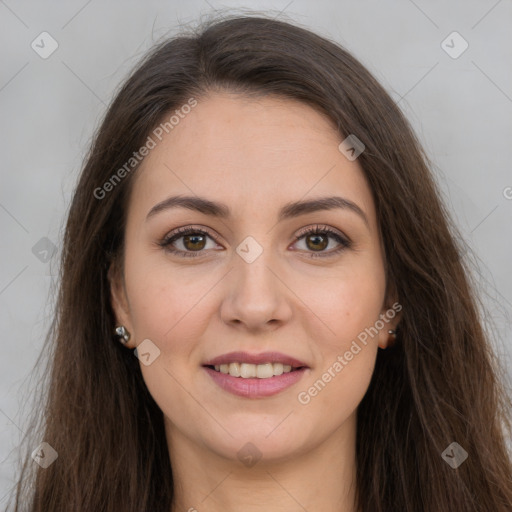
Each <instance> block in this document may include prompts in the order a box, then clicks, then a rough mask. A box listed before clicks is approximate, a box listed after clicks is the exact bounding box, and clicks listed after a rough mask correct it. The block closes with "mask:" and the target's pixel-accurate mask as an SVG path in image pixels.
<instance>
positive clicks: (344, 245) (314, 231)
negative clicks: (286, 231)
mask: <svg viewBox="0 0 512 512" xmlns="http://www.w3.org/2000/svg"><path fill="white" fill-rule="evenodd" d="M189 234H195V235H197V234H199V235H207V236H209V237H210V238H211V239H212V240H214V241H216V240H215V237H214V236H213V235H212V234H211V233H210V232H209V231H206V230H204V229H198V228H194V227H193V226H189V227H185V228H179V229H177V230H175V231H173V232H172V233H170V234H169V235H167V236H166V237H165V238H164V239H163V240H161V241H160V242H158V245H159V246H160V247H162V248H164V249H165V250H166V251H168V252H170V253H171V254H175V255H177V256H180V257H185V258H197V257H199V256H201V253H202V252H204V251H203V250H201V251H182V250H180V249H175V248H173V247H172V243H173V242H175V241H176V240H178V239H180V238H182V237H183V236H185V235H189ZM308 235H329V236H330V237H331V238H333V239H334V240H336V242H338V243H339V244H340V247H338V248H337V249H334V250H331V251H329V252H327V253H323V252H316V253H315V252H312V253H311V255H310V256H309V257H310V258H328V257H331V256H335V255H337V254H339V253H340V252H341V251H343V250H345V249H348V248H350V247H351V246H352V243H351V242H350V241H349V240H348V239H347V238H344V237H342V236H341V235H340V234H339V233H338V232H337V231H334V230H333V229H331V228H329V227H328V226H321V225H316V226H314V227H310V228H306V229H304V230H303V231H301V232H300V234H298V235H297V236H296V237H295V242H298V241H299V240H301V239H302V238H304V237H306V236H308Z"/></svg>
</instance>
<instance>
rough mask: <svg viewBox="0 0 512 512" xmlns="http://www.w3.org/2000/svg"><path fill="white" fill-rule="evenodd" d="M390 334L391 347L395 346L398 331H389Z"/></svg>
mask: <svg viewBox="0 0 512 512" xmlns="http://www.w3.org/2000/svg"><path fill="white" fill-rule="evenodd" d="M388 334H389V336H390V338H391V345H394V343H395V341H396V331H395V330H394V329H389V331H388Z"/></svg>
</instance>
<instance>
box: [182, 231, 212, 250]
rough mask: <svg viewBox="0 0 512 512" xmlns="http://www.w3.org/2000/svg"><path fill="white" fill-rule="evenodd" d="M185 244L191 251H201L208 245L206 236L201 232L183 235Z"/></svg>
mask: <svg viewBox="0 0 512 512" xmlns="http://www.w3.org/2000/svg"><path fill="white" fill-rule="evenodd" d="M183 245H184V246H185V249H187V250H189V251H200V250H201V249H204V247H205V245H206V237H205V236H204V235H200V234H194V235H185V236H184V237H183Z"/></svg>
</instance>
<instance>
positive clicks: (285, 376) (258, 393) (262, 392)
mask: <svg viewBox="0 0 512 512" xmlns="http://www.w3.org/2000/svg"><path fill="white" fill-rule="evenodd" d="M203 368H204V369H205V370H206V372H207V373H208V375H210V377H211V378H212V379H213V380H214V382H215V383H216V384H218V385H219V386H220V387H221V388H222V389H224V390H225V391H229V392H230V393H233V394H234V395H238V396H243V397H245V398H263V397H266V396H272V395H276V394H277V393H279V392H280V391H283V390H284V389H286V388H289V387H290V386H293V384H295V383H296V382H298V381H299V380H300V379H301V378H302V376H303V375H304V373H305V372H306V371H307V370H308V369H309V368H302V369H301V370H295V371H293V372H288V373H282V374H281V375H274V376H273V377H269V378H268V379H257V378H252V379H244V378H242V377H232V376H231V375H229V373H222V372H217V371H215V370H212V369H211V368H208V367H206V366H204V367H203Z"/></svg>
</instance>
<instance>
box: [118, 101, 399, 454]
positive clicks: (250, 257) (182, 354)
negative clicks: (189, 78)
mask: <svg viewBox="0 0 512 512" xmlns="http://www.w3.org/2000/svg"><path fill="white" fill-rule="evenodd" d="M341 140H342V139H341V137H340V136H339V135H338V134H337V133H336V131H335V130H334V128H333V126H332V125H331V124H330V122H329V120H328V119H327V118H325V117H323V116H322V115H321V114H319V113H318V112H316V111H315V110H313V109H312V108H311V107H309V106H307V105H305V104H303V103H299V102H295V101H293V100H282V99H276V98H270V97H266V98H262V99H257V100H256V99H249V98H247V97H244V96H240V95H234V94H227V93H225V94H220V93H218V94H215V95H211V96H208V97H206V98H203V99H201V100H200V101H199V102H198V104H197V106H196V107H195V108H194V109H192V110H191V111H190V112H189V113H188V114H187V115H186V116H184V117H183V118H182V119H180V121H179V124H177V125H176V126H174V128H173V129H172V130H171V131H169V133H168V134H165V132H164V137H162V141H161V142H158V144H157V145H156V147H155V148H154V149H152V150H151V152H150V153H149V155H148V156H147V157H146V159H145V161H144V162H143V164H142V167H141V168H140V169H139V170H138V171H137V173H138V175H137V177H136V178H137V179H136V181H135V183H134V186H133V189H132V195H131V198H130V204H129V210H128V215H127V226H126V232H125V239H126V245H125V255H124V258H125V259H124V277H123V278H122V279H118V280H115V279H113V280H112V297H113V306H114V309H115V312H116V316H117V321H118V322H119V323H120V324H123V325H125V326H126V327H127V328H128V330H129V331H130V333H131V335H132V337H131V341H130V344H129V346H130V347H131V348H135V347H136V346H137V345H139V344H140V343H142V342H143V341H144V340H149V341H144V343H145V345H141V347H144V350H141V353H142V352H144V353H149V354H150V355H149V356H146V359H147V361H146V362H148V361H150V364H148V365H146V364H143V362H142V360H141V371H142V374H143V377H144V380H145V382H146V385H147V387H148V389H149V391H150V393H151V394H152V396H153V398H154V400H155V401H156V403H157V404H158V405H159V407H160V408H161V410H162V411H163V414H164V418H165V424H166V431H167V435H168V440H169V443H170V444H172V443H173V440H175V439H178V438H180V439H186V440H187V441H188V442H189V443H190V445H191V446H195V447H199V449H201V450H204V451H208V452H210V453H215V454H217V455H220V456H222V457H225V458H228V459H236V457H237V452H238V451H239V450H240V449H241V447H243V446H244V445H245V444H246V443H247V442H251V443H252V444H253V445H255V446H256V447H257V449H258V450H259V452H261V453H262V454H263V456H264V457H265V458H266V459H267V460H271V459H274V460H278V459H281V458H287V457H290V456H293V455H298V454H300V453H306V452H307V451H308V450H311V449H313V448H314V447H316V446H320V444H321V443H324V442H325V441H326V440H327V439H329V438H331V437H332V436H334V435H335V432H337V431H339V429H340V427H343V425H345V424H349V423H350V422H352V421H353V420H354V418H355V412H356V409H357V406H358V404H359V403H360V401H361V400H362V398H363V396H364V394H365V392H366V390H367V388H368V385H369V382H370V378H371V375H372V372H373V368H374V363H375V358H376V352H377V348H378V346H381V347H382V348H384V347H385V346H386V343H387V340H388V336H389V335H388V329H392V328H394V326H395V325H396V323H397V322H396V321H397V316H395V315H393V316H394V318H393V317H390V315H389V311H390V308H391V307H392V304H393V299H392V298H389V297H386V296H385V289H386V279H385V266H384V260H383V252H382V247H381V241H380V238H379V232H378V227H377V219H376V213H375V207H374V204H373V200H372V196H371V191H370V188H369V186H368V184H367V182H366V181H365V178H364V175H363V172H362V169H361V167H360V165H359V163H358V162H357V159H356V160H354V161H350V160H348V159H347V158H346V157H345V156H344V154H342V153H341V152H340V150H339V149H338V146H339V144H340V142H341ZM174 196H182V197H185V196H191V197H192V199H196V200H197V199H198V198H200V199H204V200H206V201H210V202H212V203H215V204H216V205H217V204H219V205H221V206H220V208H218V210H219V211H218V212H217V211H216V209H215V208H211V207H208V208H206V207H201V208H199V209H195V208H194V205H193V203H192V202H190V201H189V202H188V203H187V204H188V207H184V206H183V205H182V206H180V205H176V204H174V205H171V204H170V203H169V202H167V203H166V200H167V199H168V198H170V197H174ZM328 197H338V198H342V199H341V200H338V203H337V206H336V205H334V201H333V202H332V205H334V206H333V207H332V208H329V209H327V208H326V207H325V205H324V206H323V208H320V209H318V205H317V208H309V209H308V208H306V207H305V208H300V207H294V208H291V207H290V204H291V203H295V202H310V201H314V200H318V199H322V198H328ZM156 205H159V206H157V208H155V206H156ZM210 206H211V205H210ZM150 212H151V213H150ZM219 212H223V213H224V215H220V214H216V215H214V214H213V213H219ZM185 228H186V229H189V228H190V229H189V231H188V232H185V233H183V230H184V229H185ZM315 228H317V232H314V230H315ZM180 230H181V231H180ZM308 231H313V232H309V233H308ZM393 312H394V310H393ZM386 315H387V316H386ZM382 324H384V327H383V328H382ZM365 329H366V331H365ZM372 329H373V330H372ZM376 330H378V333H377V334H375V331H376ZM368 332H370V333H371V335H370V334H368ZM365 334H366V336H365ZM363 340H365V341H363ZM232 352H244V353H246V354H241V355H240V354H239V355H236V356H232V357H231V361H232V362H233V363H237V362H238V363H244V361H245V362H248V361H251V359H250V356H251V355H252V356H254V355H260V354H262V353H264V352H272V353H279V355H276V354H274V355H267V356H263V359H265V358H267V359H271V360H269V361H259V362H260V363H264V362H268V363H273V362H276V361H281V363H282V364H283V366H280V365H279V364H276V365H272V366H269V365H268V364H267V365H261V366H258V367H256V366H252V365H245V364H244V365H243V367H239V366H237V365H236V364H232V365H230V366H227V367H226V366H224V367H222V368H220V369H222V370H224V371H229V372H230V373H234V374H235V375H236V372H237V371H242V372H247V373H244V375H253V374H252V373H251V372H252V371H255V372H256V374H257V375H260V377H264V376H266V375H268V373H266V372H268V371H271V372H273V373H280V372H281V371H284V373H283V374H282V375H280V376H278V375H276V376H273V377H271V378H258V377H257V376H256V377H250V378H247V379H245V378H244V377H236V376H231V375H229V374H225V373H222V372H218V371H216V370H215V369H214V367H215V365H214V364H212V368H207V367H205V365H206V364H208V363H211V362H212V360H214V359H215V358H218V357H220V356H223V355H225V354H230V353H232ZM247 354H248V355H247ZM350 354H351V355H350ZM280 357H281V358H284V359H280ZM291 358H292V359H293V361H291ZM288 359H290V361H289V362H291V363H292V364H290V366H292V368H296V367H300V366H302V367H303V368H302V369H293V371H291V372H286V370H287V369H288V368H287V367H286V366H284V365H285V364H286V362H287V361H288ZM228 360H229V356H228ZM252 361H256V362H257V361H258V360H257V359H255V360H254V359H253V360H252ZM225 364H227V363H225ZM226 368H227V369H226ZM258 372H259V373H258ZM315 383H316V384H315ZM292 413H293V414H292Z"/></svg>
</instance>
